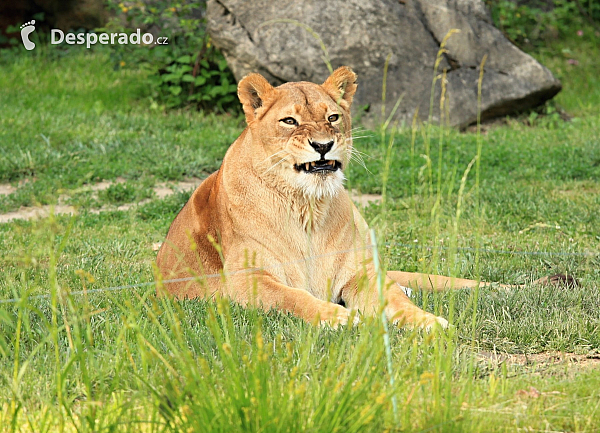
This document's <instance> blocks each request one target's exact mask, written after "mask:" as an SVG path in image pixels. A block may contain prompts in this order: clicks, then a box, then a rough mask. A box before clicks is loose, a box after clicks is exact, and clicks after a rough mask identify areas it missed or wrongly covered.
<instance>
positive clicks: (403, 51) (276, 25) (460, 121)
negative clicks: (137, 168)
mask: <svg viewBox="0 0 600 433" xmlns="http://www.w3.org/2000/svg"><path fill="white" fill-rule="evenodd" d="M207 20H208V29H209V32H210V35H211V37H212V39H213V42H214V44H215V45H216V46H217V47H218V48H220V49H221V50H222V51H223V53H224V55H225V57H226V59H227V61H228V63H229V66H230V68H231V69H232V71H233V73H234V75H235V76H236V78H237V79H238V80H239V79H241V78H242V77H243V76H244V75H246V74H248V73H250V72H259V73H261V74H263V75H264V76H265V77H266V78H267V79H268V80H269V81H270V82H271V83H272V84H280V83H283V82H286V81H299V80H305V81H314V82H322V81H324V80H325V78H327V76H328V75H329V71H328V69H327V66H326V64H325V62H324V61H323V51H322V48H321V44H320V42H319V40H318V37H320V38H321V40H322V42H323V44H324V46H325V47H326V48H327V51H328V55H329V59H330V61H331V64H332V66H333V67H334V68H335V67H338V66H341V65H348V66H350V67H352V68H353V69H354V70H355V71H356V72H357V74H358V77H359V83H360V84H359V87H358V92H357V94H356V96H355V99H354V100H355V103H354V107H355V109H360V108H361V107H362V108H364V107H365V106H368V107H369V108H368V115H367V116H368V118H370V119H371V120H372V121H375V122H377V121H379V120H380V119H381V107H382V84H383V75H384V66H385V63H386V58H387V57H388V55H391V57H390V60H389V69H388V75H387V92H386V93H387V94H386V102H385V105H386V113H390V112H391V111H392V108H393V106H394V105H395V104H396V101H397V100H398V98H402V99H401V101H400V105H399V107H398V110H397V112H396V118H397V119H398V120H400V121H406V122H407V123H408V124H410V122H411V121H412V118H413V116H414V113H415V110H416V109H418V110H419V116H420V117H421V118H422V119H427V118H428V116H429V112H430V97H431V88H432V79H433V77H434V72H433V70H434V63H435V60H436V56H437V54H438V51H439V50H440V44H441V42H442V40H443V39H444V37H445V35H446V34H447V33H448V32H449V31H450V30H451V29H460V33H457V34H454V35H453V36H452V37H450V39H449V40H448V42H447V45H446V49H447V53H445V54H444V55H443V57H442V59H441V63H440V64H439V72H438V75H439V73H441V71H442V70H443V69H446V70H447V86H446V88H447V99H446V103H447V110H448V113H449V119H448V122H449V123H450V124H451V125H456V126H466V125H468V124H471V123H473V122H475V121H476V119H477V81H478V78H479V65H480V63H481V60H482V58H483V56H484V55H486V54H487V56H488V58H487V62H486V64H485V69H484V78H483V91H482V117H483V118H484V119H485V118H490V117H496V116H502V115H506V114H509V113H513V112H515V111H519V110H524V109H527V108H530V107H533V106H536V105H538V104H540V103H542V102H544V101H545V100H547V99H549V98H552V97H553V96H554V95H555V94H556V93H558V92H559V91H560V89H561V85H560V82H559V81H558V80H557V79H556V78H554V77H553V76H552V73H551V72H550V71H549V70H548V69H546V68H545V67H544V66H542V65H541V64H540V63H538V62H537V61H536V60H535V59H533V58H532V57H531V56H529V55H528V54H525V53H524V52H522V51H520V50H519V49H518V48H517V47H515V46H514V45H513V44H511V43H510V42H509V41H508V40H507V39H506V38H505V37H504V36H503V35H502V33H501V32H500V31H499V30H497V29H496V28H495V27H494V26H493V25H492V23H491V19H490V16H489V13H488V11H487V10H486V8H485V6H484V5H483V3H482V2H481V1H480V0H400V1H399V0H327V1H320V0H305V1H291V0H290V1H283V0H280V1H273V0H253V1H245V0H209V1H208V3H207ZM282 20H287V21H282ZM315 35H318V37H317V36H315ZM440 89H441V86H440V81H439V80H438V81H437V82H436V89H435V94H434V103H433V107H432V111H433V113H432V116H433V120H434V121H439V119H440V108H439V107H440V95H441V90H440ZM444 122H446V121H445V120H444Z"/></svg>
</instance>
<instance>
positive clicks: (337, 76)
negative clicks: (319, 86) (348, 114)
mask: <svg viewBox="0 0 600 433" xmlns="http://www.w3.org/2000/svg"><path fill="white" fill-rule="evenodd" d="M323 88H324V89H325V91H326V92H327V93H328V94H329V95H330V96H331V97H332V98H333V99H334V100H335V102H337V103H338V104H339V105H340V106H341V107H342V108H343V109H345V110H348V109H349V108H350V105H352V98H353V97H354V94H355V93H356V74H355V73H354V72H353V71H352V69H350V68H349V67H347V66H342V67H340V68H337V69H336V70H335V71H333V74H331V75H330V76H329V78H327V80H325V82H324V83H323Z"/></svg>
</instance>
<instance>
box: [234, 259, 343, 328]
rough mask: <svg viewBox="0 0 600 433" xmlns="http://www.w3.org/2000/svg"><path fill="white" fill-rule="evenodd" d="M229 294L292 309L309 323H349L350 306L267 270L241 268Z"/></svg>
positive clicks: (241, 300) (245, 300)
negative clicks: (290, 283) (289, 283)
mask: <svg viewBox="0 0 600 433" xmlns="http://www.w3.org/2000/svg"><path fill="white" fill-rule="evenodd" d="M225 286H226V289H225V291H226V294H227V295H228V296H229V297H230V298H232V299H234V300H235V301H237V302H239V303H241V304H244V305H252V306H256V307H260V308H263V309H265V310H268V309H270V308H277V309H279V310H283V311H288V312H290V313H292V314H294V315H296V316H298V317H300V318H302V319H304V320H306V321H307V322H309V323H313V324H317V323H320V324H329V325H331V326H333V327H336V326H338V325H345V324H347V323H348V320H349V319H350V316H351V315H350V310H348V309H346V308H344V307H342V306H341V305H338V304H334V303H332V302H327V301H323V300H321V299H318V298H316V297H314V296H313V295H311V294H310V293H309V292H307V291H306V290H302V289H296V288H294V287H290V286H286V285H285V284H282V283H281V282H280V281H279V280H277V279H276V278H275V277H274V276H273V275H271V274H269V273H268V272H265V271H256V272H252V273H245V272H241V273H238V274H234V275H233V276H231V277H230V278H229V279H228V281H227V283H226V285H225Z"/></svg>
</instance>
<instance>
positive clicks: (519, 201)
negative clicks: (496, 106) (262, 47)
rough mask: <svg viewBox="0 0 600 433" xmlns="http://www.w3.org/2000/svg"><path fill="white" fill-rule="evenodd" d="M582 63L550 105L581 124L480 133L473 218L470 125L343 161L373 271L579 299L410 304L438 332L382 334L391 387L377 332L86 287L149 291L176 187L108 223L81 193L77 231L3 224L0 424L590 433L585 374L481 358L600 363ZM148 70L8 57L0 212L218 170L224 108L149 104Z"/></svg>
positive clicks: (1, 81)
mask: <svg viewBox="0 0 600 433" xmlns="http://www.w3.org/2000/svg"><path fill="white" fill-rule="evenodd" d="M585 53H586V51H582V52H581V56H582V57H581V61H580V64H579V66H580V69H578V70H577V71H575V72H574V73H572V74H571V73H565V74H564V76H563V83H564V86H565V91H564V92H563V94H562V95H560V96H559V98H558V99H557V104H561V105H563V106H564V107H565V109H566V110H567V111H570V112H571V113H572V114H573V115H575V116H577V118H578V120H576V121H574V122H570V123H565V122H562V121H560V122H553V123H544V122H543V121H539V122H538V123H537V124H535V125H534V126H533V127H530V126H526V125H525V124H524V123H523V122H518V121H515V120H511V121H509V122H508V124H507V125H503V126H497V127H493V128H491V129H487V130H486V131H484V135H482V136H481V137H480V140H481V141H479V143H481V145H482V148H481V152H482V158H481V167H480V185H479V189H478V191H479V194H480V206H479V207H478V206H477V201H476V192H477V189H476V188H475V183H474V179H475V177H474V173H475V172H474V171H472V172H471V173H470V174H469V175H468V176H464V174H465V172H466V170H467V167H468V166H469V163H470V162H471V161H472V160H473V157H474V156H475V155H476V154H477V148H478V141H477V137H476V136H475V135H474V134H468V133H467V134H465V133H460V132H457V131H451V130H445V129H439V128H437V127H436V126H434V125H430V126H428V127H427V126H424V125H418V124H417V125H415V128H414V129H409V130H393V131H390V130H388V132H385V133H384V135H383V137H381V135H380V134H375V133H370V132H368V131H366V132H364V133H360V134H359V135H361V136H366V138H361V139H357V140H356V142H355V145H356V146H357V148H358V149H359V150H360V151H361V152H363V153H364V154H365V157H364V161H365V165H366V167H367V168H368V169H369V171H367V170H365V169H364V168H363V167H361V166H360V165H359V164H354V165H352V166H351V167H350V170H349V171H348V177H349V180H348V186H349V188H352V189H357V190H360V191H361V192H365V193H381V192H382V188H383V187H384V186H385V189H386V205H385V210H383V209H382V207H381V206H378V205H371V206H370V207H369V208H367V209H365V210H364V213H365V215H366V217H367V219H368V220H369V222H370V223H372V225H373V226H374V227H376V228H378V229H379V233H378V239H379V242H380V243H381V244H382V245H383V246H382V248H381V251H380V252H381V254H382V255H383V256H384V258H385V265H386V266H387V268H388V269H401V270H406V271H421V270H426V271H432V272H436V273H441V274H447V275H450V274H452V275H456V276H463V277H470V278H479V277H481V278H483V279H485V280H490V281H502V282H514V283H527V282H529V281H531V280H532V279H534V278H537V277H541V276H544V275H548V274H552V273H556V272H568V273H570V274H573V275H575V276H577V277H578V279H579V280H580V281H581V282H582V285H581V287H577V288H569V289H565V288H560V289H559V288H555V287H534V286H527V287H525V288H523V289H518V290H511V291H505V290H498V289H494V288H491V289H486V290H481V291H480V293H479V296H478V300H477V303H476V307H475V308H474V307H473V305H474V301H473V294H472V293H471V292H468V291H456V292H448V293H444V294H439V295H432V294H423V293H416V294H415V296H414V298H413V299H414V301H415V302H416V303H417V304H418V305H421V306H423V308H426V309H428V310H429V311H436V312H438V313H439V314H441V315H443V316H444V317H448V318H450V320H451V322H452V323H453V325H454V327H452V328H451V329H450V330H449V331H447V332H445V333H440V332H434V333H432V334H424V333H422V332H420V331H409V330H398V329H392V330H391V348H392V359H393V374H394V379H395V381H394V386H391V385H390V380H389V370H388V369H387V366H386V360H385V352H384V345H383V338H382V327H381V323H379V322H378V321H369V322H367V323H364V324H363V325H361V326H360V327H358V328H356V327H355V328H343V329H339V330H332V329H326V328H315V327H312V326H310V325H308V324H306V323H304V322H302V321H301V320H299V319H297V318H295V317H291V316H289V315H286V314H283V313H280V312H276V311H271V312H264V311H260V310H254V309H247V308H241V307H239V306H237V305H231V304H229V303H228V302H226V301H224V300H219V301H218V302H204V301H198V300H193V301H184V302H173V301H170V300H168V299H156V298H155V296H154V288H153V287H152V286H150V287H140V288H137V289H126V290H115V291H109V292H95V290H96V289H102V288H107V287H118V286H123V285H128V284H136V283H144V282H148V281H152V279H153V277H154V273H153V268H152V264H153V262H154V258H155V252H154V251H153V249H152V244H153V243H154V242H158V241H161V240H163V239H164V236H165V233H166V229H167V228H168V225H169V224H170V222H171V221H172V219H173V218H174V216H175V215H176V213H177V212H178V210H179V209H180V207H181V206H182V205H183V204H184V203H185V201H186V200H187V198H188V197H189V192H187V193H180V194H176V195H173V196H170V197H168V198H165V199H162V200H158V199H153V200H152V201H150V202H149V203H147V204H145V205H142V206H140V207H134V208H132V209H130V210H128V211H111V212H105V213H102V214H93V213H89V212H88V211H89V209H88V208H87V207H86V202H85V201H83V200H81V201H80V204H81V208H80V215H79V216H77V217H74V218H73V219H71V217H68V216H61V217H57V218H51V219H49V220H44V221H40V222H35V221H15V222H12V223H9V224H2V225H0V242H1V244H2V254H1V255H0V272H1V274H2V278H1V279H0V298H2V299H10V298H13V299H16V300H18V301H16V302H14V303H2V304H0V396H1V397H0V430H2V431H23V432H26V431H35V432H51V431H78V432H86V431H177V432H179V431H202V432H204V431H223V432H225V431H226V432H229V431H257V432H258V431H261V432H263V431H332V432H333V431H340V432H350V431H357V432H358V431H361V432H362V431H385V430H388V431H422V430H434V431H485V432H487V431H515V430H516V429H533V430H554V431H560V430H569V431H592V430H595V429H597V428H598V426H600V412H599V411H598V410H597V409H598V397H599V394H598V389H600V387H599V385H600V383H599V382H600V375H599V374H598V373H597V369H593V368H590V367H585V366H573V365H571V366H569V365H568V364H567V363H566V362H564V363H560V364H558V365H536V364H535V363H533V364H530V365H522V364H514V363H510V362H505V363H497V362H488V361H484V360H481V358H480V357H478V353H479V352H481V351H485V352H498V353H503V352H508V353H526V354H530V353H537V352H543V351H549V350H552V351H566V352H576V353H580V354H590V355H593V354H594V353H597V352H598V350H600V331H599V329H600V322H599V319H598V313H597V312H598V311H599V310H600V291H599V290H598V280H599V278H600V271H599V269H600V256H598V255H597V254H594V253H597V252H598V250H599V249H600V248H599V245H600V238H599V237H598V236H599V232H598V227H600V220H599V218H600V217H599V215H600V198H599V197H600V194H598V191H599V188H600V186H599V185H600V183H599V182H598V179H599V178H600V153H599V152H600V150H599V149H600V146H599V145H598V144H599V143H600V137H599V134H600V119H599V118H598V111H597V109H598V106H600V102H598V99H594V98H597V93H595V92H597V90H595V89H598V86H595V87H594V86H591V87H589V86H588V87H586V86H585V84H581V83H582V81H581V80H582V79H584V81H583V82H584V83H585V82H588V83H591V84H593V83H594V80H596V78H595V77H596V74H595V69H596V68H597V66H598V65H597V62H598V60H597V57H593V56H589V57H586V54H585ZM547 63H548V64H549V65H550V66H551V67H554V66H555V65H556V66H560V65H563V62H562V60H561V59H560V58H548V59H547ZM484 79H485V77H484ZM142 80H143V72H139V71H136V70H121V71H114V70H113V69H112V67H111V65H110V62H109V61H108V58H107V57H106V56H105V55H104V54H102V53H96V54H92V55H84V54H75V55H73V54H71V55H67V56H64V57H61V58H58V59H57V58H54V59H53V58H51V57H40V58H36V57H31V56H26V55H22V56H17V57H10V58H4V59H3V60H2V62H1V63H0V88H2V92H0V106H1V107H2V110H3V111H2V115H0V152H1V154H0V182H12V183H13V185H15V186H18V189H17V192H16V193H14V194H12V195H10V196H7V197H2V198H0V210H2V211H7V210H14V209H17V208H18V207H19V206H21V205H30V204H34V203H36V202H40V203H55V202H56V201H57V200H58V197H59V195H61V194H66V195H72V196H76V194H77V192H76V191H77V188H79V187H81V186H82V185H86V184H93V183H94V182H97V181H99V180H102V179H107V180H114V179H115V178H116V177H117V176H122V177H125V178H126V179H127V182H128V184H127V185H128V186H129V185H130V186H131V189H132V191H133V192H131V193H130V195H132V196H134V195H135V194H137V193H138V192H140V191H142V192H143V191H145V189H147V188H148V185H151V184H152V182H155V181H165V180H172V179H181V178H183V177H187V176H200V177H202V176H204V175H206V174H207V173H208V172H210V171H212V170H214V169H216V168H217V167H218V166H219V164H220V158H221V157H222V155H223V153H224V151H225V149H226V148H227V146H228V145H229V144H230V143H231V142H232V141H233V140H234V139H235V138H236V137H237V134H239V132H240V131H241V129H242V125H241V123H240V119H235V118H230V117H215V116H210V115H203V114H199V113H193V112H174V113H168V114H165V113H161V112H156V111H152V109H150V108H149V107H147V104H146V103H145V100H144V99H143V98H144V96H143V88H142V87H143V85H142V83H143V81H142ZM585 80H587V81H585ZM392 138H393V142H392V141H391V140H392ZM440 152H441V153H440ZM422 155H425V156H426V157H423V156H422ZM440 155H441V157H440ZM427 158H428V159H429V161H430V166H431V170H430V169H429V166H428V162H427ZM472 170H475V169H474V168H472ZM382 174H385V182H384V181H383V179H382V176H381V175H382ZM463 177H464V182H462V179H463ZM23 180H27V181H28V182H27V183H19V181H23ZM461 186H462V193H460V194H459V192H460V191H461ZM136 191H138V192H136ZM117 192H119V191H116V192H115V194H116V193H117ZM120 192H121V193H123V191H120ZM107 194H108V193H107ZM123 194H124V193H123ZM459 195H460V199H459ZM111 197H112V196H109V195H107V197H103V196H101V197H99V198H98V200H99V201H100V202H102V201H103V200H105V201H107V202H110V200H113V201H114V200H117V198H115V197H112V198H111ZM459 202H460V203H461V216H460V219H457V207H458V203H459ZM478 212H480V216H479V217H478V216H477V213H478ZM415 241H416V242H415ZM477 242H479V243H480V244H481V246H482V247H483V248H484V251H481V252H480V253H479V258H478V260H479V265H478V267H477V266H476V265H475V263H476V253H475V251H474V250H473V247H474V246H476V245H477ZM487 250H493V251H496V250H502V251H517V252H526V253H532V254H499V253H495V252H490V251H487ZM540 251H542V252H544V251H546V252H548V251H550V252H559V253H564V254H563V255H539V254H535V253H537V252H540ZM586 253H587V254H586ZM82 292H85V293H82ZM70 293H75V294H73V295H70ZM40 295H41V296H45V297H42V298H38V297H35V296H40ZM27 296H33V297H31V298H27ZM473 318H474V319H475V320H474V321H472V319H473ZM592 362H594V361H593V359H590V363H592ZM530 387H533V388H534V389H535V391H536V392H534V391H531V389H530ZM392 395H394V396H396V399H397V402H398V409H399V410H398V414H397V416H395V415H394V413H393V408H392V405H391V401H392V400H391V397H392Z"/></svg>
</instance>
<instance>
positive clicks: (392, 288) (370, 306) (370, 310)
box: [342, 272, 448, 330]
mask: <svg viewBox="0 0 600 433" xmlns="http://www.w3.org/2000/svg"><path fill="white" fill-rule="evenodd" d="M369 275H370V277H369V278H368V279H367V278H363V281H362V284H360V283H358V284H357V283H356V280H354V281H351V282H350V283H349V284H348V285H347V286H346V288H344V290H343V291H342V299H343V300H344V302H345V303H346V306H347V307H348V308H350V309H351V310H352V309H355V308H356V309H358V310H359V311H361V312H362V313H363V314H365V315H375V314H376V313H377V312H378V311H380V308H381V301H380V298H379V292H378V289H377V278H376V275H375V273H374V272H371V273H369ZM383 295H384V303H385V315H386V316H387V318H388V320H390V321H391V322H393V323H395V324H397V325H400V326H419V327H422V328H425V329H428V330H429V329H431V328H432V327H433V326H434V325H436V324H437V325H440V326H441V327H442V328H447V327H448V321H447V320H446V319H444V318H442V317H437V316H435V315H433V314H431V313H428V312H426V311H423V310H422V309H420V308H419V307H417V306H416V305H415V304H413V303H412V302H411V300H410V299H409V298H408V296H406V294H405V293H404V292H403V291H402V289H401V288H400V287H399V286H398V285H397V284H396V283H395V282H394V281H393V280H392V279H390V278H388V277H386V278H385V280H384V284H383Z"/></svg>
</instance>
